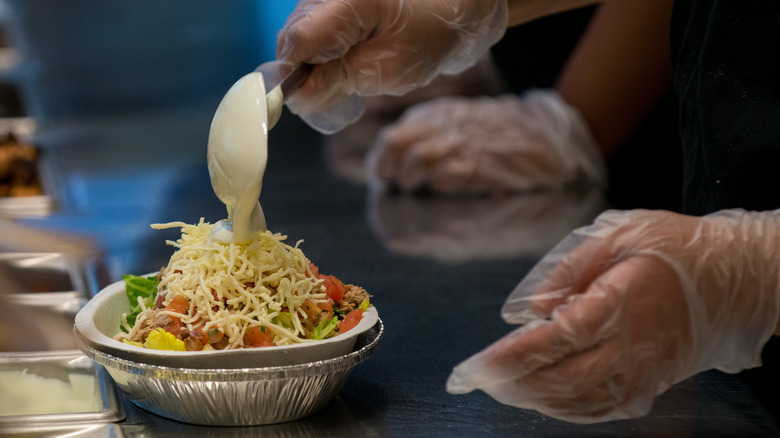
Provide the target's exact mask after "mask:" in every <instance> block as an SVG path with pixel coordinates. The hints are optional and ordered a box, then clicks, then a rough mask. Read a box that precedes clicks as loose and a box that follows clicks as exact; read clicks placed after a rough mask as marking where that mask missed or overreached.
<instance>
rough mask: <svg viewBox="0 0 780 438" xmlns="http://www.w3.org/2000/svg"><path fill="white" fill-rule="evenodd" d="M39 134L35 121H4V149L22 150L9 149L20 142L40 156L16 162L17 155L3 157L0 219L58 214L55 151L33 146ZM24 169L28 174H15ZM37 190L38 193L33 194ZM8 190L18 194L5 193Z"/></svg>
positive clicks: (0, 134) (0, 130) (0, 132)
mask: <svg viewBox="0 0 780 438" xmlns="http://www.w3.org/2000/svg"><path fill="white" fill-rule="evenodd" d="M35 131H36V123H35V120H33V119H31V118H27V117H20V118H0V138H2V140H0V149H3V148H6V152H8V151H11V150H18V149H10V148H7V146H8V145H10V144H12V143H13V142H15V141H16V140H17V139H18V140H19V142H20V143H21V144H23V145H24V147H25V148H27V149H28V150H35V151H36V156H34V157H24V158H20V157H18V156H17V157H16V158H12V157H13V156H15V153H3V154H0V188H2V189H3V190H0V217H36V216H47V215H50V214H51V213H53V212H54V211H56V210H57V200H56V196H55V195H54V193H55V190H54V188H55V187H56V182H55V181H54V170H55V169H54V164H53V161H54V159H53V152H54V151H53V150H50V149H47V150H42V149H41V148H39V147H38V146H36V145H35V144H34V143H33V141H32V137H33V134H34V133H35ZM9 136H10V137H9ZM9 139H13V140H9ZM4 160H5V161H4ZM18 160H21V161H18ZM9 165H10V166H11V167H10V170H8V169H9V167H8V166H9ZM21 168H24V174H17V173H11V172H17V171H18V170H19V169H21ZM3 169H6V170H7V172H5V171H3ZM15 169H16V170H15ZM33 187H35V188H37V191H34V192H31V191H30V190H31V188H33ZM5 189H9V190H11V189H13V191H16V192H18V193H13V191H12V192H9V193H5V192H6V190H5Z"/></svg>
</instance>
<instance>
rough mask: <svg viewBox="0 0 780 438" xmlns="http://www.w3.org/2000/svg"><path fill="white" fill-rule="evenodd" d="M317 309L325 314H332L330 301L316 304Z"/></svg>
mask: <svg viewBox="0 0 780 438" xmlns="http://www.w3.org/2000/svg"><path fill="white" fill-rule="evenodd" d="M317 307H319V308H320V309H322V310H323V311H325V312H328V313H333V304H332V303H331V302H330V301H325V302H324V303H317Z"/></svg>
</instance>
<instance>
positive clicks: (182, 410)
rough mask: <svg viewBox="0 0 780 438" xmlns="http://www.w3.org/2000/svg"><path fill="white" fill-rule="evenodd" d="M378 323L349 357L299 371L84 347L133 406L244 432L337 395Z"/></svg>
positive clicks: (305, 412)
mask: <svg viewBox="0 0 780 438" xmlns="http://www.w3.org/2000/svg"><path fill="white" fill-rule="evenodd" d="M383 332H384V326H383V324H382V321H381V319H380V320H378V321H377V323H376V324H375V325H374V327H372V328H371V329H369V330H368V331H366V332H364V333H363V334H361V335H360V337H359V338H358V340H357V342H356V344H355V347H354V349H353V351H352V352H351V353H348V354H345V355H342V356H338V357H335V358H332V359H326V360H321V361H315V362H307V363H303V364H299V365H286V366H275V367H264V368H243V369H193V368H171V367H162V366H156V365H146V364H143V363H138V362H132V361H128V360H124V359H119V358H117V357H115V356H111V355H109V354H106V353H103V352H100V351H98V350H95V349H93V348H91V347H89V346H87V345H84V344H82V346H81V348H82V350H83V351H84V353H85V354H86V355H87V357H89V358H91V359H92V360H94V361H95V362H97V363H98V364H100V365H103V366H104V367H105V368H106V370H108V372H109V374H111V377H113V379H114V381H115V382H116V384H117V386H119V388H120V389H121V390H122V391H123V392H124V393H125V394H126V395H127V397H128V398H129V399H130V400H131V401H132V402H133V403H134V404H135V405H137V406H139V407H141V408H142V409H145V410H147V411H150V412H152V413H155V414H157V415H160V416H162V417H166V418H170V419H173V420H177V421H182V422H185V423H192V424H201V425H209V426H249V425H261V424H273V423H282V422H286V421H293V420H297V419H301V418H304V417H306V416H309V415H311V414H313V413H314V412H316V411H318V410H319V409H320V408H322V407H323V406H325V404H327V403H328V402H329V401H330V400H331V399H332V398H333V397H335V396H336V394H338V392H339V391H340V390H341V387H342V386H343V384H344V382H345V381H346V380H347V377H349V374H350V373H351V372H352V369H353V368H354V367H355V365H357V364H358V363H360V362H363V361H364V360H366V359H367V358H368V357H369V356H370V355H371V354H372V353H373V352H374V350H375V349H376V348H377V346H378V344H379V341H380V339H381V338H382V335H383Z"/></svg>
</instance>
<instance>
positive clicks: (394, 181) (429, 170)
mask: <svg viewBox="0 0 780 438" xmlns="http://www.w3.org/2000/svg"><path fill="white" fill-rule="evenodd" d="M367 160H368V162H367V172H368V178H369V181H370V182H371V183H373V184H374V185H377V184H379V185H392V186H396V187H398V188H400V189H401V190H402V191H408V192H412V191H416V190H420V189H426V190H430V191H433V192H436V193H441V194H495V193H509V192H525V191H530V190H534V189H540V188H558V187H563V186H567V185H572V184H574V183H583V182H584V183H586V184H588V185H599V186H600V185H604V184H605V179H606V169H605V165H604V160H603V157H602V154H601V152H600V150H599V148H598V146H597V145H596V143H595V141H594V140H593V138H592V137H591V134H590V130H589V128H588V126H587V123H586V122H585V120H584V119H583V118H582V116H581V115H580V114H579V112H578V111H577V110H575V109H574V108H572V107H571V106H569V105H568V104H566V102H564V101H563V99H562V98H561V97H560V96H559V95H558V93H556V92H555V91H552V90H531V91H529V92H526V93H525V94H523V95H522V96H520V97H518V96H515V95H505V96H501V97H481V98H441V99H438V100H434V101H432V102H429V103H424V104H420V105H418V106H415V107H413V108H411V109H410V110H408V111H406V113H404V115H403V117H402V118H401V119H400V120H399V121H398V122H397V123H395V124H393V125H390V126H388V127H387V128H385V130H384V131H383V132H382V134H381V135H380V138H379V139H378V140H377V143H376V144H375V145H374V148H373V150H372V151H371V152H370V153H369V155H368V158H367Z"/></svg>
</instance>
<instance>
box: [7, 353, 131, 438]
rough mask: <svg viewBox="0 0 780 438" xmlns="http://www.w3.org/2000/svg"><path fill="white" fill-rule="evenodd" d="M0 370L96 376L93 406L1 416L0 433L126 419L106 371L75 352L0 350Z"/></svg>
mask: <svg viewBox="0 0 780 438" xmlns="http://www.w3.org/2000/svg"><path fill="white" fill-rule="evenodd" d="M0 370H1V371H22V370H27V372H28V373H30V374H35V375H37V376H40V377H44V378H55V379H60V380H63V381H67V376H68V374H84V375H91V376H94V377H95V379H96V385H95V388H96V394H95V397H96V398H95V403H93V407H94V409H93V410H92V411H89V412H76V413H53V414H37V415H6V416H2V415H0V435H4V434H7V433H32V432H35V431H41V432H44V431H45V430H47V429H48V430H52V429H54V428H59V427H63V426H74V425H89V424H92V425H94V424H102V423H112V422H116V421H120V420H123V419H124V418H125V412H124V408H123V407H122V404H121V403H120V400H119V398H118V396H117V392H116V390H115V387H114V383H113V381H112V380H111V378H110V376H109V375H108V373H107V372H106V370H105V369H104V368H103V367H102V366H99V365H96V364H95V363H94V362H92V361H91V360H89V359H88V358H87V357H86V356H84V355H83V354H81V353H80V352H78V351H60V352H37V353H0Z"/></svg>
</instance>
